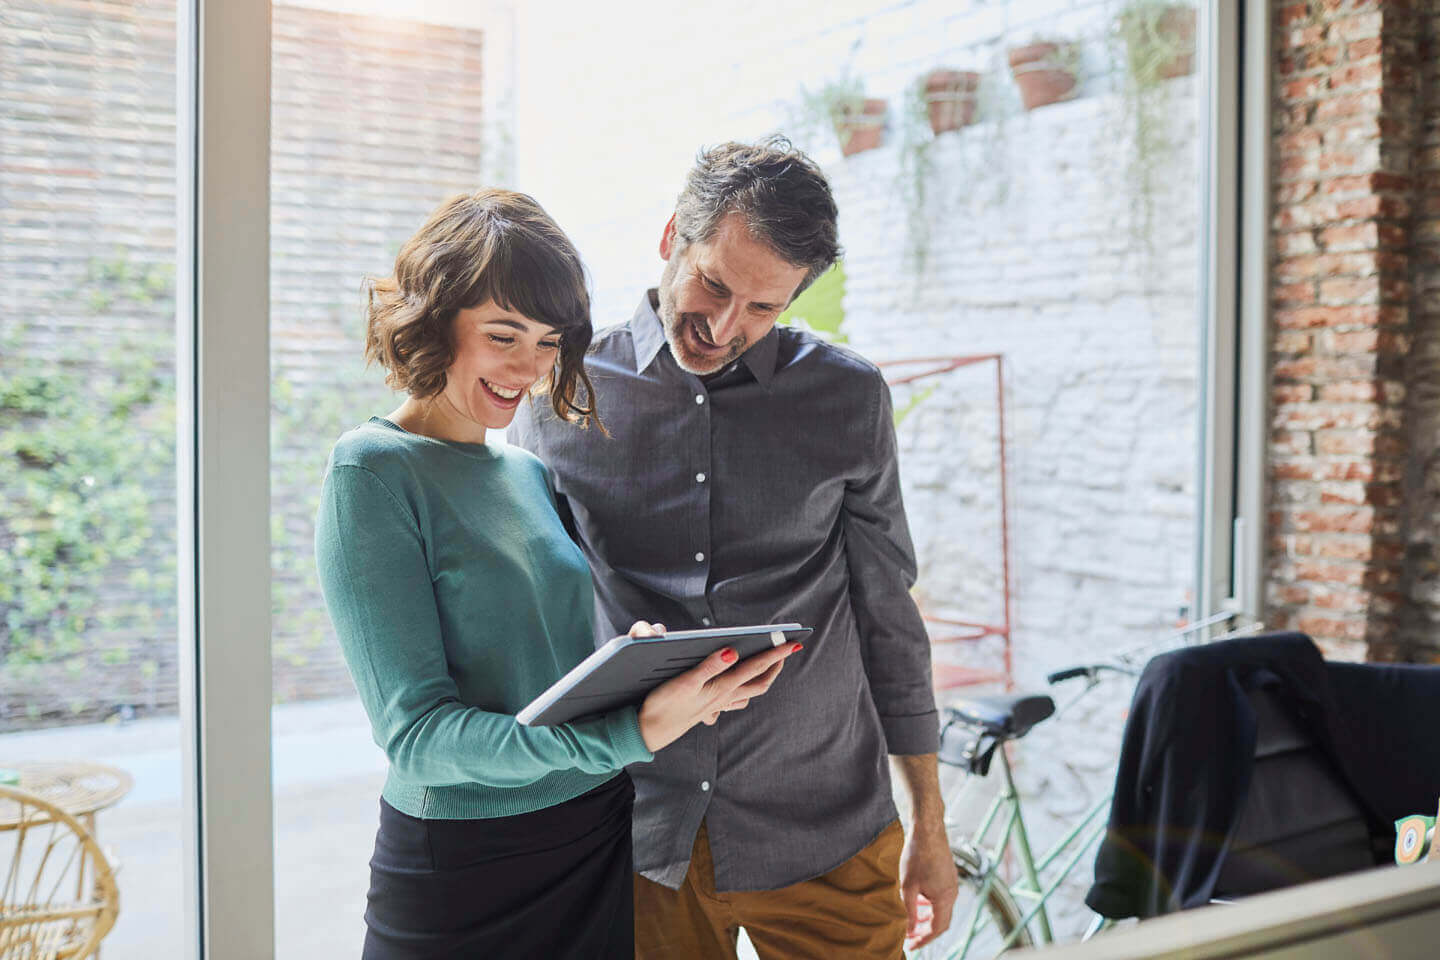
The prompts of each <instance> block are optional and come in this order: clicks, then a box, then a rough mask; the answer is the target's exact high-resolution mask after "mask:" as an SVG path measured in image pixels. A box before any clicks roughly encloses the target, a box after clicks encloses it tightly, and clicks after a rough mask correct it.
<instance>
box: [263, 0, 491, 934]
mask: <svg viewBox="0 0 1440 960" xmlns="http://www.w3.org/2000/svg"><path fill="white" fill-rule="evenodd" d="M327 6H328V7H330V8H329V9H319V8H318V7H315V6H295V5H288V4H277V5H276V6H275V7H274V15H273V41H272V64H271V69H272V73H271V81H272V90H273V95H272V102H273V107H272V119H271V124H272V128H271V320H270V337H271V351H272V353H271V356H272V377H273V380H272V384H271V387H272V408H271V457H272V466H271V498H272V508H271V509H272V526H271V535H272V551H273V553H272V556H273V614H274V638H273V654H274V692H275V702H276V707H275V712H274V717H273V722H274V771H275V871H276V883H275V895H276V940H277V955H278V956H280V957H296V958H298V957H305V958H321V957H353V956H357V955H358V954H359V951H360V944H361V940H362V938H363V934H364V925H363V922H362V916H363V913H364V906H365V891H366V888H367V886H368V883H369V873H368V870H367V867H366V864H367V862H368V860H369V857H370V852H371V848H372V846H373V841H374V836H375V828H376V823H377V819H376V818H377V812H378V804H379V797H380V788H381V785H382V784H383V781H384V774H385V758H384V755H383V754H382V753H381V752H380V751H379V750H378V749H377V748H376V747H375V745H374V743H373V742H372V741H371V737H370V729H369V724H368V721H367V719H366V717H365V714H364V712H363V710H362V709H361V708H360V705H359V702H358V700H357V699H356V697H355V689H354V685H353V684H352V682H351V680H350V676H349V674H348V672H347V671H346V667H345V664H344V662H343V660H342V659H341V657H340V650H339V647H338V646H337V645H336V643H335V641H334V636H333V632H332V631H331V628H330V622H329V617H328V616H327V614H326V611H325V607H324V603H323V601H322V598H321V596H320V592H319V586H318V584H317V580H316V572H315V560H314V553H313V545H312V542H313V537H314V520H315V510H316V507H317V505H318V502H319V495H320V484H321V480H322V478H323V476H324V472H325V463H326V459H327V457H328V455H329V452H330V447H331V446H332V445H333V444H334V442H335V439H336V438H337V437H338V436H339V435H340V434H341V433H343V432H344V431H346V430H348V429H350V428H352V427H354V426H355V425H357V424H359V423H361V422H363V421H364V420H365V419H366V418H367V417H369V416H371V415H377V416H383V415H385V414H386V413H388V412H389V411H390V410H392V409H393V408H394V407H395V406H397V405H398V403H399V398H397V397H396V396H395V395H393V394H392V393H391V392H390V391H389V390H388V389H387V388H386V387H385V386H384V383H383V379H382V377H381V374H380V372H379V371H378V369H376V368H370V369H368V370H367V369H366V367H365V362H364V356H363V352H364V344H363V333H364V327H363V319H362V315H361V309H362V306H363V300H362V292H361V284H362V280H363V278H364V277H366V276H367V275H383V274H386V273H389V272H390V269H391V267H392V265H393V263H394V259H395V254H396V253H397V252H398V251H399V249H400V245H401V244H402V243H403V242H404V241H405V240H406V239H407V238H408V237H409V236H410V235H411V234H412V233H413V232H414V231H415V230H416V228H418V227H419V225H420V224H421V223H422V222H423V221H424V219H425V217H426V215H427V214H428V213H429V212H430V211H431V210H432V209H434V207H435V206H437V205H438V204H439V202H440V201H441V200H443V199H444V198H445V197H447V196H450V195H451V194H454V193H457V192H460V191H469V190H474V189H475V188H476V187H477V186H478V184H480V183H481V182H485V181H486V180H489V181H491V182H493V181H494V180H495V179H497V178H499V177H500V176H501V175H502V174H503V165H504V164H505V162H506V161H505V151H506V148H507V144H508V141H507V139H506V138H505V136H504V135H503V132H504V130H505V128H506V124H505V123H504V122H503V116H504V110H505V109H506V101H505V99H504V96H503V82H504V72H503V69H501V68H502V66H503V63H504V61H503V54H502V55H501V56H500V57H492V56H491V51H492V50H493V49H495V48H496V47H499V48H501V49H502V50H504V49H507V48H508V46H509V43H510V40H509V29H510V27H509V22H508V20H507V19H506V18H505V17H501V16H497V15H495V14H491V13H486V12H484V11H482V12H480V13H474V14H471V13H464V14H462V16H460V17H459V18H456V17H455V16H454V15H453V12H454V11H453V10H452V11H450V13H451V14H452V15H450V16H431V17H429V18H427V17H426V16H425V13H424V11H425V9H426V8H425V7H424V6H423V5H422V6H421V7H419V11H420V12H419V13H418V14H417V13H416V12H415V11H416V9H417V8H416V5H413V4H407V5H404V6H403V8H402V5H399V4H394V5H391V7H390V8H389V9H388V10H387V11H382V12H385V13H386V15H384V16H377V15H375V14H374V11H375V7H376V5H374V4H371V5H369V6H368V7H367V8H366V9H365V10H362V11H361V12H354V11H355V10H358V9H360V8H361V7H362V6H364V5H360V4H352V5H349V6H350V9H346V5H345V4H328V5H327Z"/></svg>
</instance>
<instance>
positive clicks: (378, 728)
mask: <svg viewBox="0 0 1440 960" xmlns="http://www.w3.org/2000/svg"><path fill="white" fill-rule="evenodd" d="M315 559H316V563H317V564H318V565H319V569H320V586H321V589H322V590H323V591H324V594H325V604H326V606H327V607H328V608H329V610H330V619H331V621H332V622H333V623H334V624H335V631H336V633H337V634H338V635H339V638H340V647H341V650H342V651H343V652H344V654H345V662H346V663H347V664H348V665H349V667H350V674H351V676H352V677H354V679H355V686H356V687H357V688H358V689H359V691H360V700H361V702H362V703H363V704H364V706H365V712H366V713H367V714H369V716H370V726H371V729H372V731H373V733H374V737H375V742H376V743H377V744H378V745H379V746H380V747H381V749H383V750H384V751H385V755H386V756H387V757H389V758H390V774H389V777H388V778H387V779H386V781H385V789H384V792H383V796H384V797H385V799H386V800H387V801H388V802H389V803H390V805H391V806H393V807H394V808H395V809H397V810H399V811H401V812H402V813H407V814H409V815H410V816H413V817H426V818H430V819H440V820H458V819H471V818H489V817H503V816H509V815H511V814H517V813H528V812H530V811H532V810H538V809H540V808H542V807H548V806H553V805H554V804H557V803H561V802H563V801H565V800H569V799H570V798H571V797H576V796H579V795H580V794H582V793H584V792H586V791H587V790H590V789H593V788H594V787H596V786H598V785H600V784H601V783H604V782H605V781H606V780H609V779H610V778H612V777H613V776H615V775H616V773H617V772H618V771H619V770H620V768H621V767H623V766H624V765H625V764H627V763H634V762H637V761H643V760H650V759H651V758H652V757H651V754H650V752H649V751H648V750H647V749H646V748H645V743H644V741H643V740H642V739H641V737H640V726H639V721H638V719H637V716H636V711H635V709H634V708H633V707H632V708H627V709H623V710H617V711H614V712H613V713H609V714H606V715H604V716H603V717H600V718H598V719H593V720H587V721H582V722H577V723H570V724H564V725H561V726H556V727H525V726H521V725H520V724H519V723H517V722H516V721H515V714H516V713H517V712H518V711H519V710H520V708H522V707H524V706H525V705H526V704H527V703H529V702H530V701H531V700H532V699H533V698H534V697H535V696H536V695H537V694H539V693H541V692H542V691H543V690H545V689H546V688H547V687H549V686H550V684H552V683H554V682H555V681H556V680H558V679H559V678H560V677H561V676H562V675H563V674H564V673H565V672H566V671H568V670H569V669H570V668H571V667H573V666H574V665H575V664H577V663H579V662H580V660H582V659H583V658H584V657H585V656H586V655H587V654H589V653H590V652H591V650H592V649H594V648H593V637H592V633H591V631H592V619H591V618H592V614H593V596H594V595H593V588H592V586H591V582H590V570H589V568H588V567H587V566H586V563H585V557H584V555H583V554H581V552H580V550H579V548H577V547H576V546H575V544H574V543H572V542H571V540H570V538H569V537H568V536H567V535H566V532H565V528H564V526H563V525H562V524H561V522H560V517H559V515H558V514H557V513H556V512H555V501H554V496H553V494H552V493H551V491H550V487H549V484H548V482H547V479H546V475H545V468H544V467H543V466H542V465H541V463H540V461H539V460H536V459H535V458H534V457H533V456H531V455H530V454H529V453H526V452H525V451H524V450H520V449H518V448H515V447H505V446H496V445H490V444H473V443H453V442H449V441H444V440H434V439H431V438H429V437H422V436H419V435H418V434H414V433H409V432H407V431H405V430H402V429H401V428H400V427H398V426H396V425H395V424H393V423H391V422H389V421H388V420H382V419H379V418H378V417H376V418H371V420H370V422H369V423H366V424H362V425H361V426H359V427H357V428H356V429H354V430H351V431H349V432H348V433H346V434H344V435H343V436H342V437H341V438H340V440H339V442H337V443H336V444H335V449H334V451H333V452H332V453H331V455H330V464H329V466H328V467H327V469H326V472H325V486H324V489H323V492H322V493H321V497H320V513H319V516H318V517H317V519H316V527H315Z"/></svg>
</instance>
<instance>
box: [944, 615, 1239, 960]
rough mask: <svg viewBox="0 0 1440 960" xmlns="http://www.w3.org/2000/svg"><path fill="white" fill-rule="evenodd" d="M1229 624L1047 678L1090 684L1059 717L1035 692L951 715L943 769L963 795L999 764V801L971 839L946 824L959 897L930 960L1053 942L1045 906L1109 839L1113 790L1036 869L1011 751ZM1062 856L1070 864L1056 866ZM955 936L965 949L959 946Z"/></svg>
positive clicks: (1208, 623)
mask: <svg viewBox="0 0 1440 960" xmlns="http://www.w3.org/2000/svg"><path fill="white" fill-rule="evenodd" d="M1232 617H1233V614H1223V615H1220V616H1217V617H1212V618H1210V619H1208V620H1205V621H1202V622H1200V623H1197V624H1195V625H1193V626H1190V627H1187V628H1185V629H1183V630H1180V631H1177V632H1176V633H1173V634H1170V635H1169V636H1167V637H1165V638H1163V639H1162V640H1161V641H1160V642H1158V643H1149V644H1143V645H1140V646H1137V647H1134V648H1131V649H1130V650H1126V651H1122V652H1120V653H1118V654H1115V655H1114V656H1112V657H1111V658H1110V659H1109V660H1105V661H1100V662H1095V663H1088V664H1080V665H1076V666H1072V667H1068V668H1065V669H1063V670H1057V671H1055V672H1054V673H1051V674H1049V675H1048V676H1047V677H1046V680H1047V682H1048V683H1049V684H1051V685H1052V686H1053V685H1056V684H1061V683H1065V682H1067V681H1071V680H1076V679H1080V678H1084V681H1085V683H1084V686H1083V688H1082V689H1081V690H1080V691H1079V692H1078V693H1077V694H1075V695H1074V696H1073V697H1072V698H1071V699H1069V700H1068V701H1066V702H1065V704H1064V705H1063V706H1062V707H1060V708H1059V709H1057V708H1056V705H1055V701H1054V699H1053V698H1052V697H1050V696H1049V695H1048V694H1033V693H1032V694H1018V695H1002V696H987V697H973V698H969V699H967V700H964V701H959V702H957V703H956V704H955V705H953V706H949V707H946V708H945V709H944V711H943V716H944V718H945V722H944V724H943V725H942V728H941V745H940V752H939V759H940V762H941V763H945V764H948V765H950V766H954V767H958V768H959V769H960V770H962V771H963V772H964V774H965V777H964V779H963V780H962V781H961V784H960V786H961V787H965V786H968V785H970V784H972V783H973V781H974V778H977V777H981V778H983V777H986V776H988V775H989V773H990V767H991V764H992V762H994V761H995V760H996V759H997V758H998V762H999V768H1000V774H1001V782H1000V789H999V792H998V794H997V795H996V796H995V798H994V799H993V800H992V801H991V802H990V804H989V808H988V809H987V811H986V813H985V814H984V816H983V817H982V818H981V819H980V822H979V825H978V826H977V827H976V828H975V829H974V830H973V831H965V830H964V829H963V828H962V827H961V826H960V825H959V824H957V823H954V822H951V823H948V824H947V830H948V832H949V834H950V838H951V842H950V849H951V853H952V854H953V856H954V859H955V867H956V870H957V871H958V872H959V874H960V886H961V891H962V897H961V899H960V900H959V901H957V904H956V907H955V912H954V913H953V914H952V916H951V927H950V931H949V932H947V934H946V935H945V936H944V937H943V938H942V939H941V941H940V942H939V943H940V946H939V952H935V947H934V946H933V945H932V947H931V948H929V950H930V952H927V953H926V954H925V956H937V957H940V958H943V960H968V958H969V957H970V955H971V950H972V948H975V947H977V946H979V947H980V948H981V950H980V952H979V953H977V954H976V955H977V956H986V957H989V956H995V955H998V954H1000V953H1003V952H1004V951H1006V950H1008V949H1010V948H1012V947H1017V946H1040V945H1045V944H1050V943H1054V942H1056V939H1055V935H1054V932H1053V930H1052V927H1051V922H1050V915H1049V912H1048V911H1047V909H1046V905H1047V903H1048V902H1049V901H1050V899H1051V898H1052V896H1053V895H1054V893H1055V891H1056V890H1057V889H1059V887H1060V885H1061V884H1062V883H1064V882H1065V880H1066V879H1067V878H1068V877H1069V876H1070V875H1071V874H1072V873H1073V872H1074V870H1075V868H1076V867H1077V866H1078V865H1079V863H1080V862H1081V860H1082V859H1084V858H1085V856H1086V855H1087V854H1088V853H1091V852H1092V851H1093V850H1094V848H1095V847H1096V845H1097V844H1098V843H1099V841H1100V839H1101V837H1103V836H1104V834H1105V827H1106V824H1107V822H1108V811H1109V808H1110V800H1111V798H1112V796H1113V790H1106V791H1105V793H1104V796H1102V797H1100V798H1099V799H1098V800H1097V801H1096V802H1094V803H1093V804H1091V805H1090V807H1089V808H1088V809H1086V810H1085V812H1084V814H1083V815H1082V816H1081V817H1080V818H1079V820H1078V822H1076V823H1074V824H1073V825H1072V826H1071V827H1070V829H1069V830H1068V832H1066V834H1065V835H1064V836H1063V837H1061V838H1060V839H1059V840H1057V841H1056V842H1055V843H1054V845H1053V846H1052V847H1051V848H1050V849H1049V850H1047V851H1046V852H1045V853H1044V854H1043V855H1042V856H1041V857H1040V858H1039V859H1038V861H1037V859H1036V858H1035V856H1034V854H1033V852H1032V849H1031V843H1030V834H1029V831H1028V830H1027V829H1026V826H1025V817H1024V812H1023V809H1022V807H1023V804H1022V799H1021V795H1020V793H1019V791H1017V790H1016V788H1015V779H1014V775H1013V771H1012V769H1011V766H1010V758H1009V755H1008V753H1007V752H1006V749H1005V744H1007V743H1009V742H1011V741H1015V740H1019V739H1021V738H1023V737H1024V736H1025V735H1026V734H1027V733H1029V732H1030V731H1031V730H1032V729H1034V727H1035V726H1036V725H1037V724H1039V723H1041V722H1042V721H1044V720H1047V719H1050V718H1051V717H1059V716H1063V715H1064V714H1065V713H1067V712H1069V711H1070V710H1071V709H1072V708H1073V707H1074V706H1075V704H1077V703H1078V702H1080V701H1081V700H1082V699H1084V698H1085V697H1086V696H1088V695H1089V694H1090V693H1091V692H1092V691H1094V690H1095V689H1096V688H1097V687H1099V686H1100V685H1101V684H1102V683H1103V682H1104V680H1105V679H1106V678H1107V677H1109V676H1114V675H1119V676H1126V677H1130V678H1134V677H1137V676H1138V675H1139V674H1140V671H1141V669H1142V668H1143V666H1144V664H1145V663H1146V662H1148V661H1149V659H1150V657H1151V656H1153V655H1154V654H1156V653H1159V652H1162V651H1163V650H1164V649H1169V648H1172V647H1174V646H1176V645H1177V644H1183V643H1184V642H1185V638H1187V637H1189V636H1191V635H1192V634H1195V633H1197V632H1199V631H1203V630H1208V629H1210V628H1211V627H1214V626H1216V625H1217V624H1220V623H1223V622H1225V621H1226V620H1229V619H1231V618H1232ZM1259 627H1260V625H1259V624H1248V625H1246V626H1245V627H1241V628H1239V629H1237V630H1232V631H1229V632H1226V633H1222V634H1221V635H1220V636H1217V637H1213V638H1210V640H1209V641H1207V642H1214V641H1217V640H1222V639H1229V638H1231V637H1236V636H1242V635H1245V634H1247V633H1253V632H1255V631H1256V630H1258V629H1259ZM952 794H953V791H952ZM952 800H953V796H952V797H947V802H946V809H947V811H949V810H953V809H955V807H956V806H957V805H956V804H953V803H952ZM997 828H998V831H999V832H998V838H997V839H996V840H994V841H993V842H991V841H990V840H989V837H990V834H991V833H992V831H995V830H996V829H997ZM1062 857H1065V859H1064V860H1063V862H1060V863H1059V865H1058V867H1057V861H1060V858H1062ZM1009 858H1013V860H1014V861H1015V862H1016V864H1017V865H1018V871H1017V872H1018V877H1017V878H1016V879H1015V880H1014V881H1010V882H1007V881H1006V880H1005V879H1004V877H1002V876H1001V874H1000V868H1001V864H1002V863H1004V862H1006V860H1007V859H1009ZM1052 868H1054V869H1052ZM967 890H968V891H969V893H970V894H971V899H970V902H969V906H968V910H967V906H966V900H965V898H964V896H963V894H964V892H965V891H967ZM1022 902H1023V904H1024V905H1023V906H1022ZM1110 924H1111V921H1110V920H1108V919H1107V918H1105V917H1101V916H1099V915H1095V917H1094V918H1093V919H1092V920H1091V922H1090V924H1089V926H1088V927H1087V929H1086V930H1085V933H1084V935H1083V936H1082V940H1088V939H1090V938H1091V937H1093V936H1094V935H1095V934H1097V933H1099V932H1100V931H1101V930H1103V929H1105V928H1106V927H1107V926H1109V925H1110ZM982 935H983V938H982ZM957 937H958V938H959V943H958V945H955V943H954V941H955V940H956V938H957Z"/></svg>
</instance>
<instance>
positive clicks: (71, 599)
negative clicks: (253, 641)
mask: <svg viewBox="0 0 1440 960" xmlns="http://www.w3.org/2000/svg"><path fill="white" fill-rule="evenodd" d="M137 276H138V278H139V279H137ZM157 276H159V275H156V274H149V273H144V274H138V275H137V274H134V273H130V272H127V271H122V270H116V269H111V268H108V267H107V268H105V270H103V271H96V272H92V277H93V278H95V280H96V282H95V283H93V284H92V285H91V286H90V287H89V288H88V289H87V290H84V291H82V293H81V294H80V296H82V297H83V298H84V302H86V303H89V304H94V303H96V302H98V301H99V300H101V299H105V300H106V301H107V302H108V303H109V304H112V305H113V304H116V303H121V302H123V301H127V300H128V301H130V304H131V305H133V304H134V303H135V302H136V301H135V297H136V296H140V297H143V298H144V300H143V301H142V305H148V304H150V303H153V302H155V301H157V300H159V299H160V298H162V297H168V295H169V290H168V287H165V286H163V282H164V281H163V280H160V279H156V277H157ZM84 346H85V345H80V346H71V347H69V348H67V349H65V350H64V351H62V352H60V353H58V354H57V355H53V356H42V355H37V354H36V353H35V352H33V351H29V352H27V351H25V350H23V349H22V344H21V342H20V336H19V334H18V331H17V332H12V333H10V335H9V336H7V337H6V341H5V342H4V343H0V490H3V491H4V496H3V497H0V656H3V661H4V663H5V664H6V665H7V666H10V665H14V664H17V663H39V662H47V661H57V660H64V661H66V662H67V667H68V668H69V669H72V670H75V669H80V668H83V666H84V661H83V660H78V659H77V660H72V659H70V658H72V657H77V656H78V655H80V654H83V653H84V652H86V650H87V645H86V643H85V642H84V635H85V633H86V631H87V630H89V629H91V628H92V627H93V626H95V625H97V624H104V625H107V626H111V627H114V628H116V629H121V628H127V629H133V630H141V631H144V630H147V629H151V628H153V627H154V626H155V624H156V623H157V622H158V621H160V620H162V619H163V618H164V617H165V615H166V613H167V608H168V605H169V604H171V603H172V602H173V596H174V589H175V584H174V569H173V562H172V564H171V566H170V568H169V569H168V570H167V569H165V568H164V567H161V569H160V570H158V571H156V572H154V573H151V574H147V575H146V576H145V577H144V578H142V579H139V580H137V579H136V578H135V577H134V575H133V574H132V583H134V584H135V585H136V589H137V593H138V599H139V602H126V603H118V602H117V601H116V600H115V599H114V598H113V597H106V596H104V594H103V591H102V587H103V586H104V584H105V583H106V581H107V579H108V578H110V577H111V576H112V572H113V571H115V570H116V569H117V568H122V567H123V565H124V564H126V563H129V562H133V561H137V560H140V559H141V558H142V557H144V556H146V555H147V554H148V553H149V552H151V551H152V541H153V540H154V539H155V538H156V537H157V530H156V524H155V517H154V505H153V504H152V502H151V492H152V491H153V490H155V489H157V488H163V486H164V485H165V484H168V483H173V481H172V479H171V478H172V477H173V475H174V469H175V464H174V434H175V420H174V416H175V399H174V398H175V386H174V377H173V374H172V373H171V370H170V368H169V366H168V365H166V364H164V363H162V358H164V357H165V355H166V350H167V345H166V343H165V342H164V341H163V338H160V337H157V336H151V337H145V336H143V335H139V334H131V335H128V336H126V337H125V338H123V339H122V340H121V341H120V342H119V343H118V344H117V345H115V346H113V347H109V348H104V349H101V350H98V351H96V350H86V349H84ZM167 532H168V531H167ZM167 552H168V553H169V554H171V555H173V552H174V551H173V548H172V549H170V550H168V551H167Z"/></svg>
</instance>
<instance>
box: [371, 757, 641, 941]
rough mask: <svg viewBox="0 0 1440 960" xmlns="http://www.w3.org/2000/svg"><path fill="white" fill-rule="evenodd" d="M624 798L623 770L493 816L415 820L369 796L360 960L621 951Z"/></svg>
mask: <svg viewBox="0 0 1440 960" xmlns="http://www.w3.org/2000/svg"><path fill="white" fill-rule="evenodd" d="M634 802H635V788H634V786H633V785H632V784H631V782H630V777H629V776H628V775H627V774H626V773H624V772H623V771H622V772H621V773H620V775H619V776H617V777H615V778H614V779H613V780H610V781H608V782H607V783H604V784H601V785H600V786H598V787H596V788H595V789H594V790H591V791H590V792H589V793H585V794H581V795H580V796H578V797H576V798H574V799H573V800H567V801H565V802H564V803H561V804H557V805H555V806H553V807H547V808H545V809H544V810H536V811H535V812H533V813H524V814H519V815H517V816H513V817H498V818H495V819H493V820H420V819H417V818H415V817H411V816H407V815H406V814H403V813H401V812H400V811H398V810H396V809H395V808H394V807H392V806H390V804H388V803H386V802H385V801H384V800H381V801H380V830H379V832H378V833H377V834H376V835H375V855H374V856H373V857H372V858H371V859H370V896H369V901H370V903H369V908H368V909H367V910H366V911H365V925H366V927H367V928H368V929H367V932H366V935H365V951H364V954H363V957H364V960H421V958H425V960H440V958H445V960H451V958H469V957H475V958H482V957H497V958H504V957H517V958H520V957H523V958H532V957H536V958H572V957H573V958H575V960H581V958H584V960H592V958H601V960H611V958H613V960H622V958H623V960H631V958H632V957H633V956H634V955H635V932H634V917H633V911H634V908H633V903H634V888H633V886H632V884H633V879H632V857H631V852H630V812H631V807H632V806H633V805H634Z"/></svg>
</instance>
